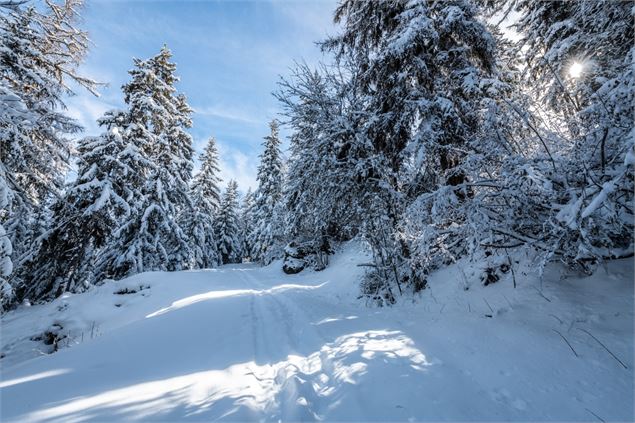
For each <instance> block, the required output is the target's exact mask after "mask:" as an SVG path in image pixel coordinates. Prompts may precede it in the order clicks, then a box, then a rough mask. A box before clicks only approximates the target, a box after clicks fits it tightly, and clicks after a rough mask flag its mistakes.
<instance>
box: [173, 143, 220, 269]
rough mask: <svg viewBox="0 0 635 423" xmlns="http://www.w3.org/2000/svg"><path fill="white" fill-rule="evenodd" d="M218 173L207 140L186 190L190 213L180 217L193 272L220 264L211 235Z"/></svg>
mask: <svg viewBox="0 0 635 423" xmlns="http://www.w3.org/2000/svg"><path fill="white" fill-rule="evenodd" d="M219 172H220V168H219V166H218V150H217V149H216V140H215V139H214V138H213V137H211V138H210V139H209V140H208V142H207V146H206V147H205V151H204V152H203V154H202V155H201V171H200V172H199V173H198V174H196V175H195V176H194V178H193V181H192V186H191V189H190V197H191V199H192V206H193V210H192V211H191V212H185V213H183V214H182V220H183V223H182V226H183V227H184V228H185V230H186V233H187V235H188V238H189V240H190V248H191V250H192V263H193V265H192V267H193V268H195V269H204V268H210V267H215V266H218V264H219V263H220V257H219V254H218V246H217V243H216V238H215V235H214V219H215V216H216V214H217V213H218V210H219V208H220V188H219V183H220V178H219V176H218V173H219Z"/></svg>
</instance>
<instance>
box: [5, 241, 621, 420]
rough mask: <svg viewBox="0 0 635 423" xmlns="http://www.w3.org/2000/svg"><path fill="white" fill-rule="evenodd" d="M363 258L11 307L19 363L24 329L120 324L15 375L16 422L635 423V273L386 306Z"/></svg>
mask: <svg viewBox="0 0 635 423" xmlns="http://www.w3.org/2000/svg"><path fill="white" fill-rule="evenodd" d="M359 261H360V258H359V254H358V253H357V252H356V251H355V250H354V249H352V250H351V249H349V250H347V251H346V252H344V253H342V254H340V255H339V256H337V257H336V258H335V260H334V263H333V264H332V266H330V267H329V268H328V269H327V270H325V271H323V272H320V273H315V272H313V273H306V272H305V273H304V274H299V275H294V276H286V275H283V274H282V272H280V270H279V267H275V266H271V267H268V268H258V267H255V266H249V265H241V266H228V267H223V268H221V269H220V270H211V271H201V272H180V273H172V274H166V273H149V274H144V275H138V276H135V277H133V278H130V279H128V280H126V281H122V282H117V283H113V284H112V286H102V287H100V288H98V289H97V290H94V291H91V292H90V293H87V294H82V295H76V296H70V297H69V298H66V299H64V300H59V301H57V302H56V303H54V304H52V305H47V306H43V307H41V309H40V310H36V312H37V313H36V314H37V315H38V316H39V317H38V318H37V319H35V320H36V322H30V323H27V320H28V319H29V318H28V317H27V315H26V313H27V312H26V311H25V310H21V311H20V310H19V311H17V312H14V313H10V314H8V315H7V316H5V318H4V319H3V330H4V332H5V335H6V336H4V337H5V338H7V339H9V338H10V339H13V340H15V341H14V342H13V344H11V343H9V342H8V341H7V340H6V339H5V340H3V350H4V351H8V355H7V357H5V358H4V359H3V360H2V363H4V362H8V361H7V360H9V359H11V357H12V356H11V354H10V353H11V351H12V350H11V348H13V349H14V352H16V351H19V347H20V346H21V345H22V347H23V346H24V345H23V344H21V343H20V342H18V338H19V336H17V335H15V332H17V331H23V332H25V335H26V334H27V332H28V331H29V330H33V329H32V327H36V326H37V325H38V324H40V325H41V324H42V322H43V321H46V320H47V319H49V320H50V319H57V321H58V322H59V324H60V325H66V327H78V328H79V327H82V325H83V327H88V324H89V322H90V321H91V319H96V318H98V317H99V316H101V318H102V319H103V322H101V323H99V326H100V328H101V329H100V331H101V334H100V336H92V338H93V339H89V337H88V336H87V334H86V333H83V335H82V337H83V338H84V341H83V342H80V341H78V336H79V335H78V334H77V333H76V334H75V335H73V334H72V333H71V334H70V335H71V337H72V339H73V343H77V344H78V345H73V346H72V347H70V348H65V349H63V350H61V351H60V352H57V353H55V354H51V355H47V356H43V357H39V358H35V359H31V360H28V361H23V362H18V361H19V360H18V359H17V358H15V357H14V358H13V359H14V361H15V363H11V362H9V364H10V365H9V366H8V367H7V368H4V367H3V369H2V382H0V387H1V391H0V393H1V395H2V415H1V417H2V421H63V422H74V421H84V420H91V419H92V420H99V421H121V420H131V419H146V420H152V421H156V420H170V421H180V420H206V421H209V420H232V421H252V420H257V421H263V420H265V421H280V420H282V421H307V420H308V421H312V420H326V421H342V420H349V421H369V420H375V421H380V420H381V421H388V420H389V421H402V420H404V421H405V420H488V421H492V420H523V421H526V420H561V421H564V420H569V421H570V420H575V421H583V420H588V421H593V420H598V417H600V418H602V419H604V420H606V421H610V420H631V419H632V417H633V371H632V367H633V356H632V347H633V335H632V333H633V324H632V319H633V298H632V282H631V283H630V286H629V282H628V280H627V279H628V275H629V273H628V272H631V273H630V274H631V275H632V263H622V264H621V265H620V267H618V268H617V271H616V272H612V273H611V277H606V278H605V279H606V281H605V282H603V283H605V286H604V287H603V288H602V290H601V291H598V290H597V288H593V285H597V283H598V281H599V279H597V278H600V279H601V277H600V276H598V277H597V278H596V277H594V278H596V280H593V281H587V282H589V283H585V284H584V285H583V286H577V287H573V286H572V285H573V282H567V281H564V282H561V281H558V282H557V283H556V282H555V281H554V283H553V284H549V283H548V282H549V281H546V284H545V285H544V286H543V290H542V291H541V294H542V295H545V296H547V297H548V298H550V300H551V301H549V302H548V301H544V300H543V299H542V297H540V296H538V295H536V294H534V297H535V298H533V297H531V303H529V301H528V298H529V297H528V292H530V291H531V292H533V289H532V288H535V287H529V286H527V287H526V288H525V290H522V291H521V290H520V288H519V290H513V289H509V287H507V286H503V285H502V284H501V285H500V286H493V287H489V288H488V289H490V291H488V296H487V297H484V294H483V290H482V289H476V287H475V289H472V290H471V291H463V290H455V289H450V288H448V289H441V288H439V289H436V290H435V285H434V283H432V282H431V285H432V289H431V290H430V291H429V293H430V292H431V293H432V294H433V295H426V297H425V298H422V299H421V300H420V302H419V303H418V304H416V305H407V304H406V305H403V304H402V305H401V306H399V307H393V308H384V309H377V308H367V307H364V306H363V304H361V303H360V302H359V300H357V301H356V300H355V293H356V292H357V286H356V283H355V278H356V277H357V274H358V273H359V272H360V268H357V267H356V266H355V264H356V263H358V262H359ZM620 272H621V273H620ZM454 276H456V275H454ZM439 277H440V278H448V277H453V275H452V274H451V273H447V274H445V275H440V276H439ZM528 284H529V282H528ZM446 285H448V284H446ZM140 286H144V287H147V288H145V289H143V290H138V292H136V293H132V294H127V295H113V292H114V291H115V290H117V289H119V290H120V289H121V288H122V287H128V288H129V289H133V288H135V287H140ZM479 288H480V287H479ZM574 288H575V289H574ZM567 290H568V291H567ZM598 292H601V294H599V293H598ZM629 292H630V296H629V295H624V294H628V293H629ZM429 293H428V294H429ZM618 294H619V298H617V297H618ZM598 295H601V297H598ZM576 296H579V297H576ZM483 298H486V299H487V301H483ZM60 309H61V311H60ZM109 313H110V314H109ZM486 314H493V316H492V317H488V316H486ZM550 315H553V316H554V317H550ZM96 316H97V317H96ZM113 316H116V318H115V317H113ZM65 319H66V320H65ZM117 319H119V320H117ZM31 320H32V319H31ZM29 325H31V326H29ZM94 325H95V324H94V323H93V324H92V326H94ZM583 330H587V331H589V332H590V333H593V334H594V335H596V336H598V337H599V338H600V339H602V340H603V341H604V343H605V345H610V348H611V351H612V352H613V353H614V354H616V355H617V356H618V357H619V358H620V359H621V361H623V362H624V364H625V365H626V366H627V367H628V368H627V369H625V368H623V367H622V366H621V365H620V364H619V362H617V361H616V360H614V359H613V357H611V356H610V355H609V354H608V353H607V351H605V350H604V349H603V348H602V347H600V346H599V345H598V344H597V343H595V341H593V340H592V339H591V338H589V337H588V335H586V333H585V332H583ZM558 332H559V333H560V334H563V335H564V336H565V337H566V338H567V341H568V342H570V343H571V346H572V347H573V348H574V349H575V351H576V354H578V355H579V357H576V356H574V355H573V352H572V350H571V349H570V348H569V346H568V345H567V344H566V343H565V342H563V340H562V339H561V338H560V336H559V335H558ZM71 337H69V339H70V338H71ZM30 342H32V341H30ZM4 365H5V364H3V366H4ZM595 415H597V416H598V417H596V416H595Z"/></svg>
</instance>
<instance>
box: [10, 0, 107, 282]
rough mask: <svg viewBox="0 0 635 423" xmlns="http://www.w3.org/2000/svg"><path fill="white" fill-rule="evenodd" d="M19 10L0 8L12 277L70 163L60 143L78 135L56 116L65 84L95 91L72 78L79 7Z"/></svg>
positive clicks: (72, 2) (81, 47)
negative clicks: (69, 83) (70, 83)
mask: <svg viewBox="0 0 635 423" xmlns="http://www.w3.org/2000/svg"><path fill="white" fill-rule="evenodd" d="M21 3H23V2H16V3H13V4H11V3H8V4H6V5H0V71H1V72H0V162H1V163H0V166H1V167H2V168H3V172H4V177H3V178H2V179H3V181H4V184H3V186H4V187H5V198H6V199H7V201H6V203H4V204H3V207H2V209H3V210H2V212H1V213H0V220H1V221H2V225H3V226H4V228H5V229H6V232H5V237H3V239H4V242H3V244H4V249H3V251H4V253H5V254H6V252H7V251H12V253H11V256H12V257H11V258H12V261H13V264H14V266H13V267H15V268H16V269H19V268H20V266H21V263H22V262H23V261H24V258H25V257H28V253H29V251H30V249H31V246H32V244H33V242H34V241H35V239H36V237H37V236H38V235H39V234H40V233H41V232H42V230H43V228H44V226H46V216H47V213H46V211H45V207H46V206H47V205H48V203H49V202H50V201H51V199H52V198H54V197H55V196H57V195H59V193H60V191H61V189H62V187H63V179H64V178H63V176H64V171H65V170H66V168H67V166H68V162H69V157H70V148H69V146H70V141H69V139H68V138H67V136H68V135H69V134H72V133H75V132H77V131H78V130H79V129H80V127H79V126H78V125H77V123H76V122H75V121H73V120H72V119H71V118H69V117H68V116H66V115H64V114H63V113H62V112H61V111H63V110H64V108H65V106H64V96H65V95H67V94H69V93H71V91H70V89H69V88H68V85H67V82H68V81H69V80H73V81H74V82H76V83H77V84H78V85H80V86H83V87H85V88H87V89H88V90H90V91H91V92H94V89H95V87H96V85H97V84H96V83H95V82H94V81H91V80H89V79H87V78H84V77H81V76H80V75H78V73H77V72H76V68H77V66H78V64H79V63H80V62H81V60H82V59H83V56H84V54H85V52H86V49H87V46H88V38H87V35H86V33H85V32H84V31H80V30H78V29H77V28H76V27H75V26H74V25H75V22H76V21H77V18H78V15H77V12H76V11H77V10H78V9H79V6H80V5H81V3H82V2H81V0H66V1H65V2H63V3H61V4H60V3H54V2H46V4H45V5H44V7H42V8H39V9H36V8H34V7H26V8H25V9H22V8H21V6H22V4H21ZM7 237H8V238H7ZM9 242H10V243H11V244H12V246H11V247H9V246H8V245H9V244H8V243H9ZM8 267H9V266H7V267H5V269H8ZM18 283H20V281H19V280H17V279H16V278H15V277H12V278H11V284H13V285H14V286H15V285H16V284H18Z"/></svg>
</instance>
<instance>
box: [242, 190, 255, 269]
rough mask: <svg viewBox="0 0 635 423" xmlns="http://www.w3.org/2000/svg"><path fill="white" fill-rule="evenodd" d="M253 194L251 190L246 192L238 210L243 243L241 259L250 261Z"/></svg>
mask: <svg viewBox="0 0 635 423" xmlns="http://www.w3.org/2000/svg"><path fill="white" fill-rule="evenodd" d="M254 208H255V201H254V194H253V193H252V192H251V188H249V189H248V190H247V193H246V194H245V196H244V198H243V201H242V204H241V209H240V228H241V239H242V242H243V245H242V251H243V257H245V258H249V259H251V256H252V254H251V250H252V246H251V234H252V231H253V227H254Z"/></svg>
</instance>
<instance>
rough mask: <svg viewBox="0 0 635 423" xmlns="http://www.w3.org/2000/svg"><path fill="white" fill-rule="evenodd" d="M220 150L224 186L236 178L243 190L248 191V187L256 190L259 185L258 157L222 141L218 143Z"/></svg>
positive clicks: (240, 188) (221, 175) (221, 174)
mask: <svg viewBox="0 0 635 423" xmlns="http://www.w3.org/2000/svg"><path fill="white" fill-rule="evenodd" d="M218 152H219V155H220V168H221V171H220V177H221V179H222V180H223V182H222V186H227V183H228V182H229V180H230V179H235V180H236V182H238V188H239V190H240V191H241V192H246V191H247V189H248V188H251V189H252V190H255V189H256V187H257V182H256V175H257V173H258V158H257V157H254V155H247V154H245V153H243V152H241V151H239V150H236V149H234V148H232V147H229V146H227V145H226V144H224V143H222V142H219V143H218Z"/></svg>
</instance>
